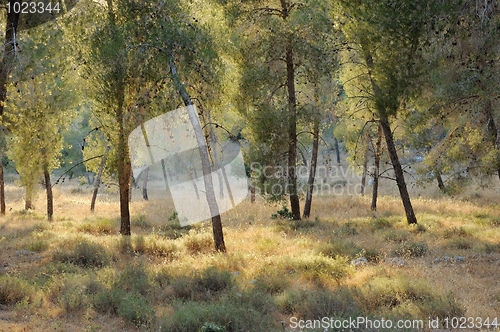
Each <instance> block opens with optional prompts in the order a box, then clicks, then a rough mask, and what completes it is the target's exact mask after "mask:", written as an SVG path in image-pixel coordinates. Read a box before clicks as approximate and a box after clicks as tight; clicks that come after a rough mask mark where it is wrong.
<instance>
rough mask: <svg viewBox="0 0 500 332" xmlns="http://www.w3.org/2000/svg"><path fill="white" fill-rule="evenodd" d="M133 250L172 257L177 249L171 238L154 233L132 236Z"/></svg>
mask: <svg viewBox="0 0 500 332" xmlns="http://www.w3.org/2000/svg"><path fill="white" fill-rule="evenodd" d="M132 242H133V247H134V251H135V252H137V253H141V254H149V255H152V256H158V257H170V258H171V257H173V256H174V255H175V253H176V252H177V251H178V247H177V245H176V243H175V242H174V241H172V240H168V239H162V238H160V237H158V236H156V235H147V236H142V235H139V236H133V237H132Z"/></svg>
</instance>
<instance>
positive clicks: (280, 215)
mask: <svg viewBox="0 0 500 332" xmlns="http://www.w3.org/2000/svg"><path fill="white" fill-rule="evenodd" d="M292 217H293V215H292V211H290V210H288V208H287V207H286V206H284V205H283V208H282V209H281V210H278V211H276V213H273V214H272V215H271V219H292Z"/></svg>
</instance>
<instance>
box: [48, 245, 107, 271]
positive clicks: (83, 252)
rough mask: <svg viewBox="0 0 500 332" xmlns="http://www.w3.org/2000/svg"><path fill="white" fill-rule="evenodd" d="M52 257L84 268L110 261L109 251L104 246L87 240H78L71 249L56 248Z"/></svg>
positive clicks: (101, 265) (102, 264) (105, 263)
mask: <svg viewBox="0 0 500 332" xmlns="http://www.w3.org/2000/svg"><path fill="white" fill-rule="evenodd" d="M52 259H53V260H54V261H58V262H62V263H72V264H75V265H78V266H81V267H84V268H93V267H103V266H106V265H108V264H109V262H110V258H109V255H108V252H107V250H106V248H105V247H104V246H102V245H100V244H97V243H93V242H90V241H87V240H79V241H77V242H76V244H75V245H74V247H73V248H71V249H69V250H66V249H58V250H56V251H55V252H54V253H53V255H52Z"/></svg>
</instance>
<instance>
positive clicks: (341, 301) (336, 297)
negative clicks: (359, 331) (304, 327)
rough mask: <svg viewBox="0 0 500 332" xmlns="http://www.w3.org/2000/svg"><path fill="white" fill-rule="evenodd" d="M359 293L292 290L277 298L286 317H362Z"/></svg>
mask: <svg viewBox="0 0 500 332" xmlns="http://www.w3.org/2000/svg"><path fill="white" fill-rule="evenodd" d="M358 297H359V295H358V292H357V291H356V290H353V289H351V288H348V287H345V286H344V287H339V288H337V289H336V290H335V291H332V290H330V289H318V290H302V289H299V290H296V289H290V290H287V291H285V292H284V293H283V294H281V295H280V296H278V297H277V298H276V300H275V301H276V305H277V306H278V308H279V309H280V311H281V312H282V313H283V314H285V315H293V316H296V317H298V318H302V319H322V318H323V317H339V318H340V317H348V316H360V315H361V309H360V303H359V301H358V300H357V298H358Z"/></svg>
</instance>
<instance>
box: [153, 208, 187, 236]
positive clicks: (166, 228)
mask: <svg viewBox="0 0 500 332" xmlns="http://www.w3.org/2000/svg"><path fill="white" fill-rule="evenodd" d="M191 229H192V227H191V226H185V227H182V226H181V224H180V222H179V218H178V215H177V212H176V211H174V212H173V213H172V214H171V215H170V216H169V217H168V219H167V223H166V224H165V225H163V226H161V227H160V235H161V236H164V237H166V238H168V239H177V238H179V237H181V236H183V235H186V234H188V233H189V231H190V230H191Z"/></svg>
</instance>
